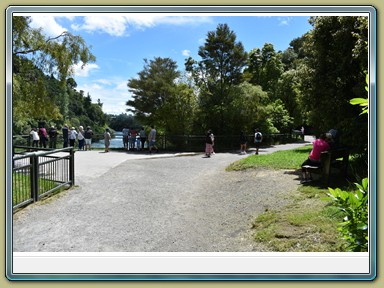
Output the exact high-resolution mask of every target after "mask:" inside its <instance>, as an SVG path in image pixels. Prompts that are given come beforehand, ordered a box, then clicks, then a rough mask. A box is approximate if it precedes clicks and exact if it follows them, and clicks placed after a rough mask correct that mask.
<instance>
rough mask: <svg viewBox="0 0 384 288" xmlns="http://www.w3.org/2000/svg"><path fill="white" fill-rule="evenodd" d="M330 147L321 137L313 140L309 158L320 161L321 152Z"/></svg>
mask: <svg viewBox="0 0 384 288" xmlns="http://www.w3.org/2000/svg"><path fill="white" fill-rule="evenodd" d="M329 148H330V146H329V144H328V142H327V141H325V140H323V139H316V140H315V141H313V148H312V151H311V154H309V159H311V160H315V161H320V155H321V152H324V151H328V150H329Z"/></svg>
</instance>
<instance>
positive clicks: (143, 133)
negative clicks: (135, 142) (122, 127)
mask: <svg viewBox="0 0 384 288" xmlns="http://www.w3.org/2000/svg"><path fill="white" fill-rule="evenodd" d="M139 136H140V142H141V150H144V144H145V141H147V135H146V134H145V130H144V127H141V130H140V132H139Z"/></svg>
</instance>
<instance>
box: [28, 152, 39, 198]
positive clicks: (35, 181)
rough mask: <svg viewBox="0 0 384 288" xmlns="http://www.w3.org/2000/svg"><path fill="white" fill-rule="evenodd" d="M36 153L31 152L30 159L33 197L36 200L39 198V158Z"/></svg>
mask: <svg viewBox="0 0 384 288" xmlns="http://www.w3.org/2000/svg"><path fill="white" fill-rule="evenodd" d="M38 159H39V158H38V156H37V155H36V154H34V153H33V154H31V156H30V158H29V161H30V163H31V168H30V177H31V198H32V199H33V201H34V202H36V201H38V200H39V193H38V192H39V160H38Z"/></svg>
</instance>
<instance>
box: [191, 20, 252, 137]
mask: <svg viewBox="0 0 384 288" xmlns="http://www.w3.org/2000/svg"><path fill="white" fill-rule="evenodd" d="M198 54H199V56H200V57H201V61H195V60H193V59H192V58H191V57H190V58H188V59H187V60H186V63H185V67H186V70H187V71H188V72H189V73H191V75H192V77H193V78H194V80H195V83H196V85H197V87H198V88H199V90H198V92H199V109H200V112H201V117H202V119H201V120H202V122H203V123H205V125H206V126H207V127H210V128H212V129H213V130H214V131H216V133H225V132H227V131H231V129H232V128H231V126H232V123H231V122H230V118H229V117H227V116H228V114H227V112H228V111H229V107H230V106H229V104H230V103H231V101H232V99H231V97H230V96H231V95H232V94H231V93H232V91H231V90H232V88H233V87H234V86H235V85H237V84H239V83H240V82H241V78H242V72H243V68H244V66H245V64H246V59H247V53H246V52H245V50H244V47H243V44H242V43H241V42H236V34H235V32H233V31H232V30H230V28H229V26H228V25H227V24H219V25H218V26H217V28H216V30H215V31H209V32H208V33H207V38H206V39H205V44H204V45H202V46H200V47H199V52H198Z"/></svg>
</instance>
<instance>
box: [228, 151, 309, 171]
mask: <svg viewBox="0 0 384 288" xmlns="http://www.w3.org/2000/svg"><path fill="white" fill-rule="evenodd" d="M311 149H312V145H309V146H305V147H301V148H298V149H294V150H286V151H277V152H274V153H271V154H264V155H252V156H249V157H246V158H243V159H241V160H239V161H236V162H234V163H232V164H230V165H229V166H228V167H227V171H231V170H236V171H239V170H244V169H248V168H257V167H266V168H271V169H298V168H299V167H300V166H301V164H302V163H303V162H304V161H305V159H307V158H308V155H309V153H310V152H311Z"/></svg>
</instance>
